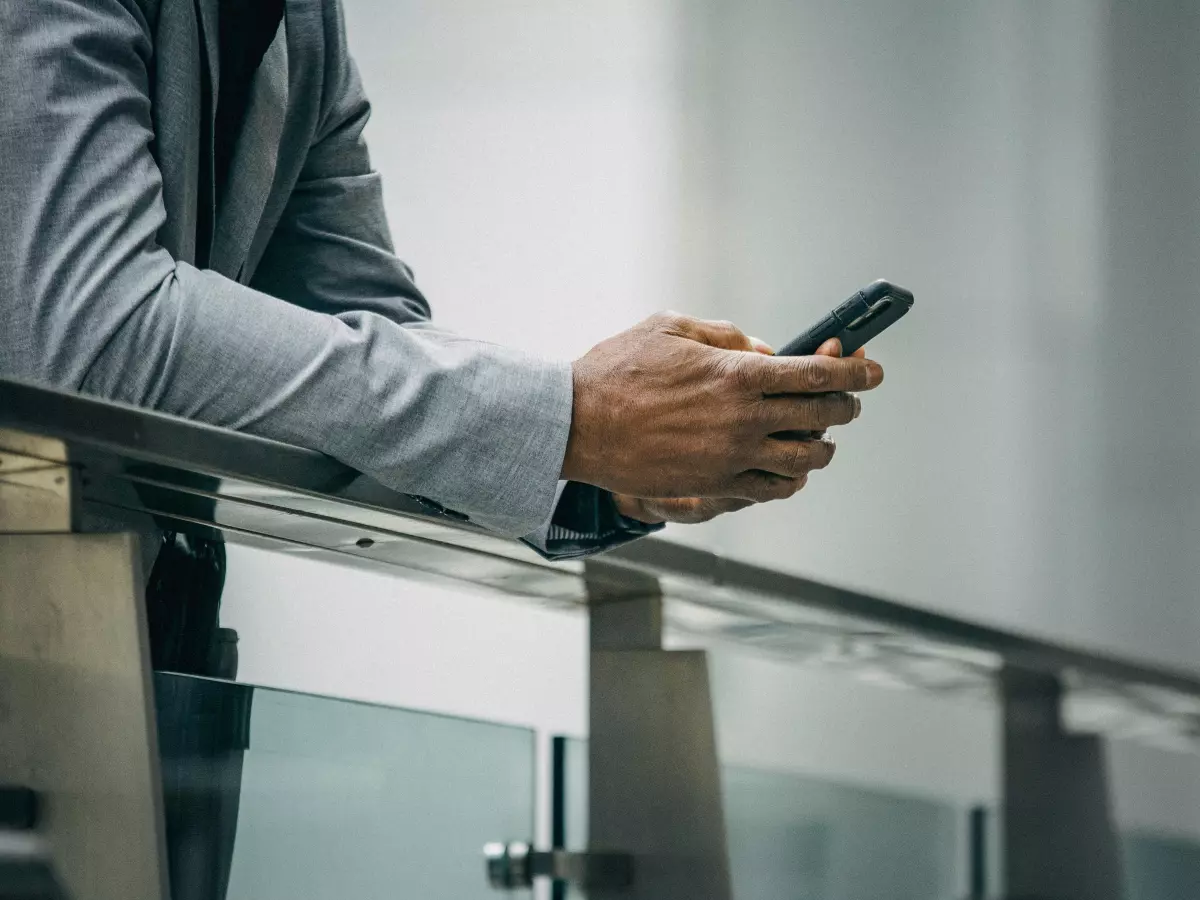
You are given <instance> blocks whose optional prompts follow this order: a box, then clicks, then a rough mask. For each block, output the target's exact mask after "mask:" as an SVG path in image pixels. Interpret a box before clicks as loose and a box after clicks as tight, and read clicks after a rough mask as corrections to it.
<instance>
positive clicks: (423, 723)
mask: <svg viewBox="0 0 1200 900" xmlns="http://www.w3.org/2000/svg"><path fill="white" fill-rule="evenodd" d="M185 681H189V682H195V681H196V680H194V679H184V678H183V677H181V676H173V675H172V676H158V682H159V684H160V685H162V684H171V683H175V684H179V683H182V682H185ZM198 684H199V685H201V686H202V685H203V684H204V683H203V682H198ZM208 684H211V685H212V689H213V690H214V691H218V690H220V689H221V687H222V686H221V685H220V684H219V683H211V682H210V683H208ZM195 686H196V685H195V684H193V685H189V687H191V688H193V689H194V688H195ZM201 689H202V690H203V689H204V688H203V687H201ZM251 710H252V712H251V716H250V727H249V748H248V749H247V750H246V752H245V757H244V763H243V774H242V785H241V809H240V813H239V814H238V818H237V838H236V843H235V845H234V852H233V870H232V878H231V881H230V886H229V893H228V900H326V898H343V897H345V898H350V897H352V898H354V900H385V898H386V900H395V898H397V897H429V898H433V897H454V898H456V900H472V898H476V900H492V898H494V897H495V893H494V892H493V891H492V890H491V889H490V888H489V887H488V885H487V882H486V878H485V873H484V867H483V857H482V849H483V845H484V844H485V843H487V842H488V841H495V840H523V839H528V838H529V837H530V836H531V835H532V834H533V827H534V821H533V804H534V765H535V742H534V735H533V732H531V731H528V730H525V729H519V728H508V727H503V726H497V725H491V724H485V723H481V722H473V721H466V720H462V719H452V718H446V717H442V716H435V715H429V714H425V713H417V712H410V711H406V710H398V709H390V708H386V707H380V706H371V705H366V704H360V703H352V702H348V701H344V700H333V699H327V698H321V697H313V696H307V695H301V694H291V693H285V692H281V691H274V690H266V689H262V688H255V689H254V690H253V702H252V705H251ZM186 768H188V769H189V770H190V771H193V772H201V771H203V768H202V767H201V766H197V765H194V764H193V765H190V766H188V767H186ZM198 787H200V788H201V789H203V788H204V786H203V785H199V786H198ZM514 896H517V897H521V896H526V897H527V896H528V895H527V894H518V895H514Z"/></svg>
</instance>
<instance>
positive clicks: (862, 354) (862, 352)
mask: <svg viewBox="0 0 1200 900" xmlns="http://www.w3.org/2000/svg"><path fill="white" fill-rule="evenodd" d="M816 355H817V356H833V357H840V356H841V355H842V342H841V341H840V340H839V339H838V338H830V339H829V340H827V341H826V342H825V343H823V344H822V345H821V346H820V347H818V348H817V352H816ZM850 358H851V359H866V358H867V348H866V347H859V348H858V349H857V350H855V351H854V352H853V353H851V354H850Z"/></svg>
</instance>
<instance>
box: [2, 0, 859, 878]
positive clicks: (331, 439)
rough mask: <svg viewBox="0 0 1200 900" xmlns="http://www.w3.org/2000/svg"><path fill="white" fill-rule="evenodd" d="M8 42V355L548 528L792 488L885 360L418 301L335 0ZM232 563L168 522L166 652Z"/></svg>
mask: <svg viewBox="0 0 1200 900" xmlns="http://www.w3.org/2000/svg"><path fill="white" fill-rule="evenodd" d="M0 48H2V49H3V53H0V90H2V91H3V97H4V99H3V103H2V104H0V160H2V162H0V210H3V213H4V221H3V226H2V227H3V230H2V232H0V321H2V322H3V330H2V331H0V375H3V376H6V377H19V378H26V379H30V380H33V381H37V382H40V383H43V384H49V385H53V386H56V387H60V388H66V389H70V390H77V391H83V392H87V393H91V394H96V395H100V396H103V397H107V398H111V399H115V400H122V401H126V402H130V403H134V404H137V405H140V406H145V407H150V408H153V409H157V410H160V411H163V412H168V413H173V414H176V415H181V416H186V417H189V418H193V419H197V420H200V421H204V422H209V423H212V424H215V425H220V426H225V427H228V428H234V429H238V430H242V431H246V432H249V433H253V434H258V435H263V436H266V437H270V438H275V439H277V440H282V441H286V442H290V443H294V444H300V445H304V446H308V447H311V448H313V449H316V450H320V451H323V452H325V453H327V454H329V455H331V456H334V457H336V458H338V459H340V460H342V461H343V462H345V463H347V464H349V465H351V466H353V467H355V468H357V469H359V470H362V471H364V472H367V473H369V474H370V475H372V476H374V477H375V478H377V479H378V480H380V481H381V482H383V483H384V484H387V485H389V486H391V487H393V488H396V489H397V490H401V491H404V492H408V493H411V494H413V495H416V496H419V497H423V498H427V499H428V500H429V501H431V502H432V503H434V504H436V505H439V506H441V507H444V508H446V509H448V510H452V511H454V512H455V513H456V514H458V515H460V516H463V517H467V518H469V519H470V520H471V521H473V522H476V523H478V524H480V525H482V526H484V527H487V528H490V529H492V530H494V531H496V532H498V533H501V534H506V535H511V536H513V537H521V538H522V539H524V540H525V541H527V542H528V543H529V544H531V545H532V546H534V547H535V548H537V549H538V550H539V551H541V552H542V553H544V554H546V555H548V556H550V557H552V558H567V557H572V556H579V555H583V554H586V553H592V552H596V551H598V550H602V549H605V548H607V547H611V546H613V545H615V544H618V543H620V542H622V541H626V540H629V539H631V538H634V537H637V536H640V535H643V534H645V533H647V532H648V531H651V530H653V529H654V528H656V527H658V526H659V525H660V524H661V523H662V522H666V521H679V522H696V521H702V520H704V519H708V518H711V517H712V516H714V515H717V514H719V513H722V512H727V511H730V510H734V509H739V508H741V507H744V506H746V505H749V504H751V503H757V502H765V501H768V500H774V499H780V498H785V497H789V496H791V495H792V494H793V493H795V492H796V491H797V490H799V489H800V488H801V487H803V485H804V482H805V479H806V477H807V475H808V473H809V472H810V471H811V470H813V469H816V468H821V467H823V466H825V465H826V464H828V463H829V461H830V458H831V457H832V454H833V444H832V443H830V442H829V441H827V440H826V439H825V438H824V431H825V429H826V428H828V427H829V426H833V425H841V424H845V423H848V422H850V421H851V420H852V419H853V418H854V417H855V416H856V415H857V414H858V408H859V407H858V401H857V400H856V398H854V397H853V396H852V395H851V394H850V393H848V392H850V391H860V390H867V389H870V388H873V387H875V386H876V385H878V384H879V383H880V381H881V380H882V370H881V369H880V368H879V366H878V365H877V364H875V363H873V362H870V361H867V360H865V359H862V358H855V359H839V358H836V349H833V348H829V349H828V351H827V352H828V353H829V355H827V356H819V357H810V358H805V359H776V358H772V357H770V356H769V355H765V354H762V353H754V352H744V351H749V350H753V349H755V347H754V344H753V343H752V342H751V341H750V339H748V338H747V337H746V336H745V335H743V334H742V333H741V332H740V331H738V330H737V329H736V328H734V327H733V326H731V325H729V324H728V323H720V322H703V321H699V320H695V319H691V318H687V317H683V316H678V315H659V316H655V317H653V318H651V319H649V320H647V321H646V322H643V323H641V324H640V325H637V326H635V327H633V328H631V329H630V330H628V331H626V332H623V333H622V334H619V335H617V336H615V337H613V338H610V339H609V340H607V341H605V342H603V343H601V344H599V345H598V346H597V347H595V348H593V349H592V350H591V351H590V352H588V353H587V354H586V355H585V356H584V357H582V358H581V359H580V360H578V361H576V362H575V363H574V364H573V365H568V364H565V363H559V362H553V361H548V360H543V359H537V358H534V357H531V356H528V355H526V354H523V353H518V352H516V351H514V350H511V349H507V348H504V347H499V346H495V345H492V344H488V343H485V342H483V341H478V340H472V339H468V338H464V337H460V336H457V335H452V334H448V333H446V332H443V331H440V330H438V329H437V328H436V327H434V326H432V325H431V324H430V322H429V307H428V304H427V303H426V301H425V298H424V297H423V296H422V295H421V293H420V292H419V291H418V290H417V288H416V286H415V285H414V283H413V279H412V273H411V271H410V270H409V269H408V268H407V267H406V266H405V265H404V264H403V263H402V262H401V261H400V260H399V259H398V258H397V256H396V255H395V253H394V252H393V249H392V246H391V240H390V237H389V234H388V228H387V224H386V222H385V220H384V213H383V204H382V201H381V194H380V182H379V177H378V175H377V174H375V173H374V172H373V171H372V170H371V167H370V163H369V160H368V157H367V150H366V146H365V144H364V142H363V139H362V130H363V127H364V125H365V124H366V121H367V117H368V114H369V107H368V104H367V101H366V98H365V96H364V94H363V90H362V87H361V85H360V83H359V79H358V75H357V72H356V70H355V68H354V66H353V63H352V62H351V59H350V56H349V53H348V51H347V47H346V36H345V32H344V25H343V21H342V16H341V10H340V7H339V3H338V2H337V0H23V2H10V3H4V4H2V5H0ZM222 567H223V557H222V555H221V553H220V548H219V545H216V544H215V542H214V541H213V540H211V539H206V538H204V537H203V536H200V537H199V538H196V537H195V536H193V537H190V538H182V537H177V536H174V535H170V536H168V538H167V540H166V542H165V543H164V547H163V550H162V555H161V556H160V559H159V565H158V567H157V568H156V569H155V572H154V578H153V579H152V585H151V598H150V600H151V603H150V606H151V613H152V623H151V624H152V632H153V633H154V634H155V635H156V638H155V641H156V647H155V651H156V655H157V658H156V661H157V662H158V663H159V664H160V665H167V666H168V667H170V666H171V665H172V663H171V662H170V661H167V662H164V654H167V658H168V659H171V658H174V657H171V656H170V654H169V653H168V651H167V650H165V649H164V646H165V645H168V644H169V645H170V646H171V647H180V646H182V647H187V646H190V647H191V648H192V652H191V655H190V658H191V659H192V662H190V663H188V664H186V665H184V664H182V663H181V664H180V667H182V668H185V669H188V670H203V669H204V667H205V665H206V663H205V660H206V659H208V658H211V656H212V650H213V647H212V646H211V644H212V642H213V641H214V640H215V638H214V634H215V607H216V604H215V600H216V597H217V596H218V595H219V590H220V583H221V576H222V574H223V568H222ZM189 595H194V596H192V597H191V598H190V599H185V598H187V597H188V596H189ZM196 605H198V606H201V607H203V608H204V609H205V610H206V612H205V613H204V615H202V616H199V618H201V619H203V621H204V622H205V623H206V625H205V628H204V629H202V631H201V632H200V636H199V638H195V635H194V629H193V638H188V636H187V632H188V628H187V627H184V626H183V625H180V624H179V623H180V622H181V621H184V620H185V619H186V616H183V617H182V618H180V616H181V615H182V614H181V613H180V610H185V611H186V610H192V609H194V608H196ZM156 610H157V612H156ZM155 617H157V618H155ZM172 617H174V618H172ZM164 621H165V624H164ZM181 635H182V637H181ZM197 648H198V649H197ZM185 655H186V654H185ZM180 658H182V657H180ZM160 707H161V698H160ZM161 715H162V710H161V708H160V716H161ZM169 727H170V726H169V725H168V724H167V723H164V722H161V721H160V729H169ZM169 743H170V742H169V741H167V740H164V746H166V745H168V744H169ZM172 861H173V862H174V861H175V858H174V857H173V859H172ZM176 887H177V897H180V896H183V893H181V892H182V891H183V890H185V888H183V887H180V886H179V885H178V884H177V885H176ZM221 890H223V888H221V887H220V886H217V887H215V888H213V889H212V891H211V892H210V893H215V894H218V895H219V893H220V891H221Z"/></svg>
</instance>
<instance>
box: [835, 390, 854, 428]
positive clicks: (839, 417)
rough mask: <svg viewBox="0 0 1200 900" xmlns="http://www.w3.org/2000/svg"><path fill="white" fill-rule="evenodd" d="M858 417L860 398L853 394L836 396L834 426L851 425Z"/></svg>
mask: <svg viewBox="0 0 1200 900" xmlns="http://www.w3.org/2000/svg"><path fill="white" fill-rule="evenodd" d="M857 416H858V398H857V397H855V396H854V395H853V394H836V395H834V421H832V422H831V423H830V424H832V425H849V424H850V423H851V422H853V421H854V420H855V418H856V417H857Z"/></svg>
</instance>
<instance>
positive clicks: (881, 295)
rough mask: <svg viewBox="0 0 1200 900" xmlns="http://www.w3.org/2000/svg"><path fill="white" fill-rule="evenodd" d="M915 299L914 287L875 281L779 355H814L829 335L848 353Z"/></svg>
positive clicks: (882, 328)
mask: <svg viewBox="0 0 1200 900" xmlns="http://www.w3.org/2000/svg"><path fill="white" fill-rule="evenodd" d="M913 300H914V298H913V295H912V292H911V291H907V290H905V289H904V288H902V287H898V286H897V285H894V284H892V283H890V282H887V281H876V282H873V283H872V284H870V285H868V286H867V287H865V288H863V289H862V290H861V291H858V292H857V293H856V294H854V296H853V297H851V298H850V299H849V300H847V301H846V302H845V303H843V304H841V305H840V306H839V307H837V308H836V309H835V310H833V311H832V312H831V313H829V315H827V316H825V318H823V319H822V320H821V321H820V322H818V323H817V324H816V325H814V326H813V327H812V328H810V329H808V331H806V332H804V334H802V335H800V336H799V337H798V338H796V339H795V340H794V341H791V342H790V343H789V344H787V346H785V347H784V348H783V349H782V350H780V351H778V353H777V355H778V356H811V355H812V354H814V353H816V352H817V348H818V347H820V346H821V345H822V344H823V343H825V342H826V341H827V340H829V339H830V338H839V339H840V340H841V342H842V355H843V356H849V355H850V354H851V353H853V352H854V351H855V350H857V349H858V348H859V347H862V346H863V345H864V344H866V343H867V341H869V340H871V339H872V338H874V337H876V336H877V335H879V334H881V333H882V332H883V331H884V330H885V329H886V328H888V327H889V326H891V325H892V324H893V323H895V322H897V321H899V320H900V318H901V317H902V316H903V315H904V314H905V313H907V312H908V311H909V310H910V309H912V306H913Z"/></svg>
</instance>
